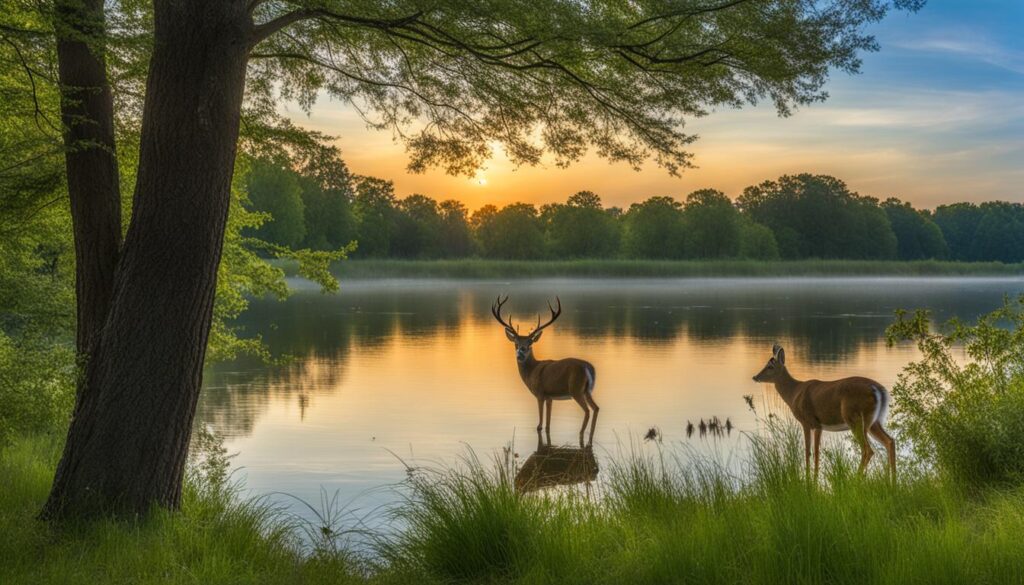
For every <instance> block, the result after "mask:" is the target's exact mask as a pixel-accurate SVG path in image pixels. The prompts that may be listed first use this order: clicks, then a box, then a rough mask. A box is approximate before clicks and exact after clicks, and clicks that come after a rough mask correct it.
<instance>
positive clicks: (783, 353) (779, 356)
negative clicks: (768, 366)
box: [775, 347, 786, 366]
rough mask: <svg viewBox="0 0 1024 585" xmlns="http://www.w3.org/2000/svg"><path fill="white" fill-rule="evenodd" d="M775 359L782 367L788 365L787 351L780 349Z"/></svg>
mask: <svg viewBox="0 0 1024 585" xmlns="http://www.w3.org/2000/svg"><path fill="white" fill-rule="evenodd" d="M775 358H776V359H777V360H779V364H780V365H783V366H784V365H786V350H784V349H782V348H781V347H780V348H779V351H778V353H776V354H775Z"/></svg>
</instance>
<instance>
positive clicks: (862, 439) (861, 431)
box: [847, 421, 875, 475]
mask: <svg viewBox="0 0 1024 585" xmlns="http://www.w3.org/2000/svg"><path fill="white" fill-rule="evenodd" d="M847 424H849V423H847ZM849 426H850V430H851V431H853V436H854V438H856V439H857V442H858V443H860V467H859V468H857V473H859V474H860V475H864V470H865V469H867V468H868V462H869V461H871V456H872V455H874V454H875V452H874V451H873V450H872V449H871V443H870V442H869V441H868V433H867V428H866V425H865V424H864V422H863V421H857V422H856V423H855V424H851V425H849Z"/></svg>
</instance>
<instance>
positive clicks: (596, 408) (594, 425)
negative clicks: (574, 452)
mask: <svg viewBox="0 0 1024 585" xmlns="http://www.w3.org/2000/svg"><path fill="white" fill-rule="evenodd" d="M583 397H584V398H585V399H586V400H587V404H589V405H590V408H591V409H593V411H594V420H592V421H590V440H589V442H588V443H587V444H588V445H593V444H594V430H595V429H597V415H598V413H600V412H601V407H600V406H598V405H597V403H596V402H594V396H593V395H591V393H590V392H584V393H583Z"/></svg>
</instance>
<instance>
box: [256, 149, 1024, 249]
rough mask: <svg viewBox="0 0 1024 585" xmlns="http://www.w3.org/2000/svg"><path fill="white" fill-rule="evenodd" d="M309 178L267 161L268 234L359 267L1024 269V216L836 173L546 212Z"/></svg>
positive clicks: (376, 182)
mask: <svg viewBox="0 0 1024 585" xmlns="http://www.w3.org/2000/svg"><path fill="white" fill-rule="evenodd" d="M312 175H313V176H307V175H304V174H301V173H299V172H296V171H294V170H291V169H289V168H286V167H285V166H283V165H280V164H276V163H274V162H270V161H258V162H257V163H255V164H254V165H253V168H252V169H251V170H250V173H249V176H248V192H249V201H250V204H251V206H252V208H253V209H254V210H255V211H260V212H265V213H267V214H269V215H270V216H271V218H272V219H271V221H268V222H266V223H265V224H263V225H262V226H261V227H260V228H259V230H258V233H257V234H256V235H258V236H259V237H260V238H261V239H264V240H267V241H271V242H274V243H278V244H281V245H284V246H289V247H293V248H310V249H314V250H327V249H333V248H338V247H341V246H344V245H346V244H348V243H349V242H350V241H352V240H356V241H357V242H358V246H359V247H358V250H357V251H356V252H355V253H354V254H353V257H356V258H425V259H429V258H463V257H470V256H479V257H484V258H500V259H517V260H530V259H545V258H547V259H571V258H615V257H625V258H662V259H686V258H691V259H697V258H752V259H766V260H770V259H779V258H782V259H802V258H829V259H833V258H835V259H871V260H897V259H898V260H922V259H950V260H963V261H991V260H998V261H1002V262H1021V261H1024V206H1022V205H1021V204H1019V203H1007V202H1001V201H995V202H988V203H982V204H974V203H956V204H952V205H942V206H939V207H938V208H937V209H936V210H935V211H928V210H920V209H915V208H913V207H912V206H911V205H910V204H909V203H906V202H903V201H900V200H899V199H896V198H889V199H886V200H884V201H880V200H879V199H876V198H873V197H866V196H862V195H859V194H857V193H856V192H853V191H851V190H850V189H849V188H848V187H847V186H846V184H845V183H843V182H842V181H841V180H839V179H836V178H834V177H829V176H825V175H810V174H801V175H787V176H783V177H780V178H778V179H777V180H774V181H766V182H764V183H761V184H759V185H754V186H750V187H747V188H746V189H744V190H743V193H742V194H741V195H740V196H739V197H738V198H737V199H736V200H735V201H732V200H731V199H729V197H727V196H726V195H725V194H724V193H722V192H721V191H717V190H715V189H701V190H698V191H694V192H693V193H690V194H689V195H688V196H687V197H686V200H685V201H678V200H676V199H674V198H672V197H667V196H655V197H651V198H649V199H647V200H645V201H642V202H639V203H634V204H633V205H631V206H630V207H629V209H627V210H622V209H620V208H617V207H605V206H604V205H603V204H602V202H601V198H600V197H599V196H598V195H597V194H596V193H593V192H590V191H580V192H578V193H575V194H573V195H571V196H570V197H569V198H568V200H567V201H566V202H565V203H550V204H546V205H542V206H541V207H539V208H538V207H536V206H534V205H532V204H529V203H511V204H508V205H505V206H504V207H501V208H499V207H497V206H495V205H485V206H483V207H481V208H480V209H478V210H476V211H475V212H473V213H470V211H469V210H468V209H467V208H466V206H465V205H464V204H463V203H462V202H460V201H456V200H451V199H449V200H444V201H437V200H435V199H432V198H430V197H428V196H426V195H419V194H415V195H409V196H408V197H405V198H401V199H400V198H398V197H397V196H396V195H395V192H394V187H393V185H392V183H391V182H390V181H385V180H382V179H377V178H373V177H362V176H355V175H352V174H350V173H349V172H348V170H347V169H346V168H345V166H344V163H342V162H340V161H333V164H332V166H331V172H329V173H327V172H319V173H312Z"/></svg>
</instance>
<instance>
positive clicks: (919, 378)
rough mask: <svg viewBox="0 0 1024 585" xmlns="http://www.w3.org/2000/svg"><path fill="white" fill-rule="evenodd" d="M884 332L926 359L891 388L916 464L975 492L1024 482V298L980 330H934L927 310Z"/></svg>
mask: <svg viewBox="0 0 1024 585" xmlns="http://www.w3.org/2000/svg"><path fill="white" fill-rule="evenodd" d="M886 334H887V338H888V341H889V343H890V344H892V343H895V342H896V341H900V340H912V341H914V342H916V343H917V347H918V349H919V350H920V351H921V354H922V358H921V359H920V360H919V361H917V362H913V363H911V364H909V365H908V366H907V367H906V368H905V369H904V371H903V372H902V373H901V374H900V376H899V379H898V381H897V382H896V385H895V386H894V388H893V398H894V400H893V405H894V406H893V413H894V418H895V422H896V426H897V428H898V429H899V430H900V432H901V434H902V435H903V437H904V438H906V439H909V440H910V442H911V444H912V446H913V449H914V451H915V454H916V455H917V456H918V458H919V459H920V460H921V461H923V462H925V463H927V464H931V465H934V466H935V467H936V468H937V470H938V471H940V472H942V473H944V474H946V475H948V476H950V477H951V478H952V479H954V480H956V481H958V482H962V483H965V484H967V485H970V486H972V487H979V486H985V485H993V484H1014V483H1021V482H1022V481H1024V441H1021V437H1024V296H1021V297H1019V298H1017V299H1016V300H1010V299H1005V300H1004V302H1003V306H1002V307H1000V308H999V309H997V310H995V311H993V312H991V313H989V314H987V315H984V316H982V317H980V318H979V319H978V321H977V323H975V324H974V325H968V324H965V323H963V322H961V321H959V320H957V319H953V320H951V321H949V322H947V323H946V324H945V325H942V326H940V327H938V328H935V327H933V326H932V324H931V319H930V316H929V313H928V311H924V310H918V311H915V312H914V313H913V314H912V315H908V314H907V313H906V312H904V311H900V312H897V319H896V322H895V323H894V324H892V325H891V326H890V327H889V329H888V331H887V333H886ZM961 348H962V349H961ZM961 351H962V352H963V354H964V357H965V358H966V359H963V358H960V356H958V355H957V354H959V353H960V352H961Z"/></svg>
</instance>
